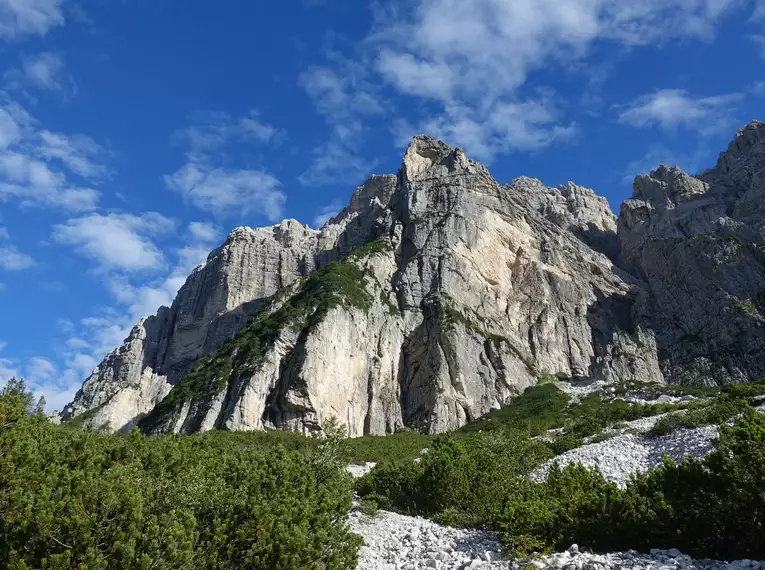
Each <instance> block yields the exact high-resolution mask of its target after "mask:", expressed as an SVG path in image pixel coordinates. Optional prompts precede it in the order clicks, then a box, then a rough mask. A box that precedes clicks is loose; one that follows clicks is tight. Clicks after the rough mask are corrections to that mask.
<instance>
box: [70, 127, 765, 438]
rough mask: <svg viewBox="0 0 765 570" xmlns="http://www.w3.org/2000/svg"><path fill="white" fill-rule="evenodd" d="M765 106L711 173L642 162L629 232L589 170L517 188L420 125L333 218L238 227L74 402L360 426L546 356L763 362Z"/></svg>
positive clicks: (745, 368)
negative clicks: (570, 179) (400, 152)
mask: <svg viewBox="0 0 765 570" xmlns="http://www.w3.org/2000/svg"><path fill="white" fill-rule="evenodd" d="M761 127H762V125H760V124H754V123H753V124H752V125H750V126H748V127H746V128H745V129H743V130H742V131H741V132H740V133H739V135H738V136H737V139H736V141H734V142H733V143H731V147H730V148H729V149H728V151H727V153H723V155H722V156H721V158H720V161H719V162H718V166H717V167H716V168H715V169H713V170H710V171H708V172H705V173H704V174H703V175H701V176H700V177H697V178H694V177H690V176H688V175H687V174H685V173H683V172H682V171H680V170H678V169H673V168H666V167H661V168H660V169H659V170H657V171H655V172H653V173H651V175H649V176H639V177H638V178H637V179H636V182H635V194H634V196H633V197H632V198H631V199H630V200H627V201H626V202H625V204H624V206H623V207H622V214H621V217H620V219H619V220H618V235H617V220H616V218H615V217H614V215H613V214H612V213H611V211H610V209H609V207H608V203H607V202H606V200H605V199H604V198H602V197H599V196H597V195H596V194H595V193H594V192H593V191H591V190H588V189H586V188H582V187H579V186H576V185H575V184H573V183H569V184H568V185H567V186H561V187H558V188H556V189H552V188H547V187H545V186H544V185H543V184H542V183H541V182H539V181H537V180H533V179H529V178H519V179H516V180H515V181H513V182H512V183H511V184H509V185H506V186H504V187H503V186H500V185H499V184H498V183H497V182H496V181H495V180H494V179H493V178H492V177H491V175H490V174H489V172H488V170H486V168H485V167H483V166H481V165H480V164H478V163H475V162H473V161H472V160H470V159H468V158H467V157H466V156H465V153H464V152H462V150H460V149H451V148H450V147H448V146H447V145H445V144H444V143H442V142H439V141H436V140H434V139H431V138H429V137H423V136H418V137H415V138H414V139H413V140H412V142H411V144H410V145H409V148H408V149H407V152H406V154H405V156H404V159H403V164H402V167H401V170H400V171H399V173H398V175H397V176H393V175H388V176H373V177H372V178H370V179H369V180H368V181H367V182H365V183H364V184H363V185H362V186H361V187H359V188H358V189H357V190H356V192H355V193H354V194H353V196H352V197H351V199H350V202H349V205H348V207H347V208H346V209H345V210H343V211H342V212H341V213H340V214H339V215H338V216H337V217H335V218H334V219H332V220H330V221H329V222H328V223H327V224H326V225H325V226H324V227H323V228H322V229H321V230H313V229H310V228H308V227H307V226H304V225H302V224H300V223H298V222H296V221H294V220H287V221H285V222H282V223H281V224H278V225H276V226H272V227H268V228H259V229H250V228H237V229H236V230H234V231H233V232H232V233H231V235H230V236H229V237H228V239H227V240H226V242H225V243H224V244H223V245H222V246H221V247H220V248H218V249H217V250H215V251H213V252H212V253H211V254H210V256H209V258H208V260H207V262H206V263H205V264H203V265H202V266H200V267H199V268H197V269H196V270H195V271H194V272H193V273H192V274H191V276H189V278H188V280H187V282H186V284H185V285H184V286H183V287H182V288H181V290H180V291H179V293H178V296H177V298H176V299H175V301H174V303H173V305H172V307H170V308H166V307H163V308H161V309H160V311H159V312H158V313H157V315H156V316H153V317H150V318H148V319H145V320H143V321H141V322H140V323H139V324H138V325H137V326H136V328H135V329H134V330H133V331H132V333H131V335H130V336H129V338H128V339H126V341H125V343H124V344H123V346H122V347H120V348H118V349H116V350H115V351H114V352H112V353H111V354H109V355H108V356H107V357H106V358H105V359H104V361H103V362H102V363H101V365H99V367H98V368H97V369H96V370H95V371H94V372H93V374H92V375H91V377H90V378H88V379H87V380H86V381H85V384H84V385H83V388H82V390H81V391H80V392H79V393H78V394H77V396H76V398H75V400H74V402H73V403H72V404H70V405H69V406H68V407H67V408H66V409H65V410H64V412H63V414H62V415H63V417H64V419H69V418H72V417H74V416H77V415H80V414H82V413H84V412H89V416H88V417H89V418H90V419H89V421H90V422H91V423H93V424H95V425H105V424H109V425H110V426H111V427H112V428H113V429H124V428H126V427H128V426H132V425H135V424H136V423H139V425H140V426H141V427H142V429H144V430H145V431H148V432H180V433H190V432H195V431H203V430H207V429H216V428H218V429H265V428H270V429H274V428H275V429H298V430H301V431H304V432H313V431H318V430H320V429H321V426H322V425H323V423H324V422H325V421H326V420H327V419H328V418H330V417H333V416H334V417H337V418H338V419H340V420H341V421H342V422H344V423H345V424H346V425H347V426H348V429H349V432H350V433H351V435H356V436H358V435H363V434H384V433H389V432H392V431H395V430H396V429H399V428H402V427H409V428H414V429H418V430H421V431H423V432H428V433H439V432H443V431H447V430H451V429H455V428H457V427H459V426H461V425H463V424H465V423H466V422H468V421H470V420H472V419H475V418H477V417H479V416H481V415H483V414H485V413H487V412H488V411H489V410H491V409H493V408H497V407H500V406H502V405H504V404H506V403H507V402H508V401H509V400H510V399H512V398H513V397H514V396H515V395H517V394H518V393H520V392H521V391H523V390H524V389H525V388H526V387H527V386H530V385H533V384H535V383H536V382H537V380H538V378H539V377H541V376H542V375H556V376H558V377H560V378H571V379H574V378H575V379H591V380H605V381H610V382H620V381H627V380H638V381H657V382H663V381H664V380H665V379H666V380H669V381H690V380H693V381H695V382H721V381H729V380H731V379H733V380H744V379H748V378H751V377H753V376H754V375H755V374H759V366H760V365H759V363H757V362H754V360H755V359H754V357H753V356H752V354H753V352H752V351H756V350H757V349H758V347H759V346H760V336H759V332H758V331H759V330H760V329H761V328H762V327H761V320H762V318H761V317H760V315H759V309H758V306H759V305H758V303H760V302H761V301H765V297H764V298H763V299H760V298H759V297H757V296H756V294H757V292H759V291H760V289H761V288H765V281H763V279H762V277H763V274H762V273H763V272H762V271H761V264H760V257H759V255H760V254H759V246H758V245H757V243H759V240H760V239H761V238H760V234H759V233H758V232H759V230H760V227H759V226H758V225H757V224H758V222H757V220H758V219H760V218H758V216H757V214H756V213H755V214H752V210H753V209H754V208H761V207H762V205H761V204H762V202H763V201H762V200H760V198H758V194H757V190H756V189H755V190H753V189H752V188H753V187H755V186H758V187H760V191H762V188H761V186H762V185H761V183H760V180H761V175H760V170H761V166H762V160H761V159H762V152H763V149H762V148H761V147H762V144H763V142H762V139H761V134H760V133H762V128H761ZM758 156H759V159H758ZM758 169H759V170H758ZM615 262H618V265H620V266H621V269H619V268H617V267H616V266H615V265H614V263H615ZM681 291H682V294H679V292H681ZM747 300H748V302H750V303H751V305H752V306H751V310H749V309H750V307H749V305H748V304H747ZM745 309H746V310H745ZM683 335H685V336H683ZM693 335H696V336H693ZM689 338H690V339H692V341H693V342H697V345H693V344H692V342H691V341H689ZM697 338H698V339H699V340H698V341H696V339H697ZM742 343H743V344H742ZM691 345H692V346H694V347H695V348H687V347H688V346H691ZM736 345H737V346H740V347H743V348H742V350H740V351H739V353H736V354H734V352H733V347H734V346H736ZM747 351H749V352H747ZM745 353H746V354H745ZM747 354H748V356H747ZM705 359H706V360H705ZM723 371H724V372H723Z"/></svg>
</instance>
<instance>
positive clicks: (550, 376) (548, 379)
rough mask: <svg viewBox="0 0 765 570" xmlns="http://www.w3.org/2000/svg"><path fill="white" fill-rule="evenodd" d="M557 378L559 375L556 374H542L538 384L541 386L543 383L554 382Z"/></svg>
mask: <svg viewBox="0 0 765 570" xmlns="http://www.w3.org/2000/svg"><path fill="white" fill-rule="evenodd" d="M557 380H558V378H557V376H555V375H553V374H541V375H540V376H539V377H538V378H537V385H538V386H541V385H543V384H552V383H553V382H555V381H557Z"/></svg>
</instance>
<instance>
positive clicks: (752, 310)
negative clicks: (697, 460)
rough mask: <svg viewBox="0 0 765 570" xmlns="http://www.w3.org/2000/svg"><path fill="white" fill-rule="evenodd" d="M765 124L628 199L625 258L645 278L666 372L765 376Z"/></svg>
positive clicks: (622, 220)
mask: <svg viewBox="0 0 765 570" xmlns="http://www.w3.org/2000/svg"><path fill="white" fill-rule="evenodd" d="M764 174H765V125H763V124H762V123H759V122H754V123H751V124H750V125H747V126H746V127H744V128H743V129H742V130H741V131H739V132H738V134H737V135H736V138H735V139H734V141H733V142H732V143H731V144H730V146H729V148H728V150H727V151H726V152H724V153H722V154H721V155H720V159H719V160H718V163H717V166H716V167H715V168H713V169H711V170H708V171H706V172H705V173H703V174H702V175H700V176H699V177H693V176H690V175H688V174H686V173H685V172H683V171H682V170H680V169H679V168H669V167H666V166H662V167H660V168H659V169H657V170H656V171H654V172H652V173H651V174H650V175H644V176H638V177H637V178H636V179H635V188H634V194H633V196H632V198H631V199H630V200H627V201H625V202H624V204H623V205H622V209H621V215H620V217H619V238H620V241H621V248H622V254H621V255H622V258H621V261H622V266H623V267H624V268H625V269H626V270H628V271H630V272H631V273H632V274H633V275H635V276H637V277H638V278H640V279H641V280H643V281H644V282H645V285H644V286H645V288H646V289H647V290H648V291H649V292H650V299H649V301H648V302H649V304H650V306H651V311H650V315H649V316H648V320H647V323H648V326H649V327H650V328H651V330H653V331H654V332H655V334H656V338H657V341H658V343H659V346H660V360H661V366H662V370H663V372H664V376H665V377H666V379H667V380H668V381H670V382H673V383H694V384H714V383H728V382H746V381H749V380H754V379H757V378H759V377H762V376H765V361H763V359H762V358H761V355H762V354H763V350H765V318H764V317H763V315H764V314H765V250H764V249H763V237H764V236H763V227H765V226H763V222H764V221H765V218H764V217H763V207H764V206H763V204H765V177H764Z"/></svg>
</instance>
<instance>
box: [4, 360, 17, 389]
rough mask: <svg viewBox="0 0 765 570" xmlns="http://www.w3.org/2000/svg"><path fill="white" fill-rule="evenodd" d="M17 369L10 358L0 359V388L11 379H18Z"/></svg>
mask: <svg viewBox="0 0 765 570" xmlns="http://www.w3.org/2000/svg"><path fill="white" fill-rule="evenodd" d="M18 376H19V373H18V368H16V365H15V363H14V361H13V360H11V359H10V358H0V387H2V386H5V383H6V382H8V380H10V379H11V378H13V377H18Z"/></svg>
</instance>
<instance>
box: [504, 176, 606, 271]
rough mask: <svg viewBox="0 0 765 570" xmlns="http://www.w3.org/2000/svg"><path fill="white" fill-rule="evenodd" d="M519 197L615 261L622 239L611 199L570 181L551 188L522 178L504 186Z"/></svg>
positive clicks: (546, 217)
mask: <svg viewBox="0 0 765 570" xmlns="http://www.w3.org/2000/svg"><path fill="white" fill-rule="evenodd" d="M505 188H506V189H507V190H508V191H510V192H516V193H518V194H520V196H521V197H520V199H521V200H524V201H526V202H527V203H528V204H529V206H530V207H531V208H532V209H534V210H536V211H537V212H538V213H539V214H540V215H541V216H543V217H544V218H545V219H547V220H549V221H551V222H553V223H554V224H556V225H558V226H559V227H561V228H562V229H564V230H568V231H570V232H572V233H573V234H574V235H575V236H577V237H578V238H580V239H581V240H582V241H584V242H585V243H586V244H587V245H589V246H590V247H592V248H593V249H594V250H596V251H599V252H601V253H604V254H605V255H607V256H608V257H609V258H611V259H613V260H616V259H617V257H618V255H619V239H618V237H617V235H616V216H614V214H613V212H611V207H610V206H609V205H608V200H606V199H605V198H603V197H602V196H598V195H597V194H596V193H595V192H594V191H593V190H590V189H589V188H584V187H582V186H577V185H576V184H574V183H573V182H569V183H568V184H567V185H566V186H558V187H557V188H548V187H547V186H545V185H544V184H542V182H540V181H539V180H536V179H534V178H527V177H525V176H521V177H520V178H516V179H515V180H513V181H512V183H510V184H508V185H506V186H505Z"/></svg>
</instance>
